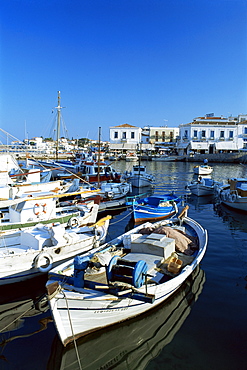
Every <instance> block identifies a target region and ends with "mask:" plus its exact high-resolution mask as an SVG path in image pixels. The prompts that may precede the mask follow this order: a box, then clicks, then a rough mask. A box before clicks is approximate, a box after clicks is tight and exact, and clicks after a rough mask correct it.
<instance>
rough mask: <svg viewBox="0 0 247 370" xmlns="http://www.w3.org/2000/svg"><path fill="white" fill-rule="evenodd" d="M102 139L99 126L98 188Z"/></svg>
mask: <svg viewBox="0 0 247 370" xmlns="http://www.w3.org/2000/svg"><path fill="white" fill-rule="evenodd" d="M100 140H101V127H99V152H98V188H99V187H100Z"/></svg>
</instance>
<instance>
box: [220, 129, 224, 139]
mask: <svg viewBox="0 0 247 370" xmlns="http://www.w3.org/2000/svg"><path fill="white" fill-rule="evenodd" d="M224 137H225V131H220V138H221V139H224Z"/></svg>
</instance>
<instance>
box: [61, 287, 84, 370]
mask: <svg viewBox="0 0 247 370" xmlns="http://www.w3.org/2000/svg"><path fill="white" fill-rule="evenodd" d="M62 292H63V295H64V298H65V302H66V306H67V310H68V316H69V323H70V328H71V333H72V336H73V342H74V346H75V353H76V357H77V361H78V364H79V368H80V370H82V367H81V362H80V356H79V352H78V347H77V343H76V339H75V334H74V330H73V325H72V320H71V316H70V311H69V305H68V301H67V297H66V294H65V293H64V291H63V290H62Z"/></svg>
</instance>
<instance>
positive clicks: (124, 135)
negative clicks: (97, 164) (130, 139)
mask: <svg viewBox="0 0 247 370" xmlns="http://www.w3.org/2000/svg"><path fill="white" fill-rule="evenodd" d="M122 139H126V131H124V132H123V134H122Z"/></svg>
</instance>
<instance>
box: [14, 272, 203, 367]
mask: <svg viewBox="0 0 247 370" xmlns="http://www.w3.org/2000/svg"><path fill="white" fill-rule="evenodd" d="M204 283H205V273H204V271H203V270H202V269H201V268H200V267H199V266H198V267H197V268H196V269H195V270H194V271H193V273H192V274H191V276H190V277H189V278H188V279H186V281H185V282H184V283H183V284H182V286H181V287H180V288H179V289H178V290H177V291H176V292H175V293H174V294H173V295H172V296H171V297H170V298H169V299H167V300H166V301H165V302H163V303H162V304H160V305H159V306H157V307H156V308H154V309H152V310H149V311H148V312H147V313H146V314H142V315H139V316H137V317H136V318H134V319H132V320H128V321H125V322H122V323H119V324H118V325H114V326H112V327H111V328H109V329H108V330H99V331H96V332H94V333H91V334H88V335H87V336H85V337H83V338H80V340H78V341H77V342H76V343H75V345H73V344H72V343H71V345H70V346H67V347H64V346H63V345H62V343H61V341H60V339H59V337H58V336H55V338H54V341H53V345H52V351H51V354H50V358H49V362H48V364H49V365H50V366H48V369H51V368H52V369H53V370H62V369H67V368H69V367H71V366H73V368H76V367H77V366H78V368H82V369H85V370H90V369H109V364H114V365H116V368H118V369H146V367H147V365H148V363H149V362H150V361H151V360H153V359H154V358H155V357H156V356H158V355H159V353H160V352H161V351H162V349H164V347H165V346H167V345H168V344H169V343H171V342H172V340H173V338H174V336H175V335H176V334H177V332H179V330H180V328H181V326H182V325H183V323H184V322H185V321H186V319H187V318H188V316H189V315H190V313H191V310H192V307H193V306H194V304H195V302H196V301H197V300H198V299H199V297H200V294H201V293H202V291H203V286H204ZM10 334H12V333H10ZM99 348H100V355H99V356H95V353H98V351H99ZM110 367H111V365H110Z"/></svg>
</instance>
